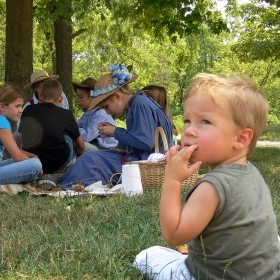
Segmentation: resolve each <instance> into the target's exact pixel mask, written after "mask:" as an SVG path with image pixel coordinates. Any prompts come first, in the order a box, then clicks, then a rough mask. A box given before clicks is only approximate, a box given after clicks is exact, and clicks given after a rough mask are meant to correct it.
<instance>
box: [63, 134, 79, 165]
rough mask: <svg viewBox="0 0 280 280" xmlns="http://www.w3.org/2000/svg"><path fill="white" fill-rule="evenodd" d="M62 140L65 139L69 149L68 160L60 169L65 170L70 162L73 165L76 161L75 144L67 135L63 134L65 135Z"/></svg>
mask: <svg viewBox="0 0 280 280" xmlns="http://www.w3.org/2000/svg"><path fill="white" fill-rule="evenodd" d="M64 139H65V141H66V143H67V145H68V146H69V148H70V154H69V157H68V159H67V160H66V162H65V163H64V164H63V165H62V166H61V167H60V168H65V167H67V166H68V165H69V164H70V163H71V161H73V163H74V160H75V159H76V156H77V152H76V147H75V143H74V141H73V140H72V138H71V137H70V136H69V135H67V134H65V135H64Z"/></svg>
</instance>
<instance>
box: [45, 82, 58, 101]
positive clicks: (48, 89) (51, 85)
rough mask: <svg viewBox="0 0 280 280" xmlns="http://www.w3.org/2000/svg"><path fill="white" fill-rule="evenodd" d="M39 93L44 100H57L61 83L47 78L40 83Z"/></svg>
mask: <svg viewBox="0 0 280 280" xmlns="http://www.w3.org/2000/svg"><path fill="white" fill-rule="evenodd" d="M41 95H42V97H43V99H44V100H53V101H57V100H58V99H59V98H60V96H61V95H62V85H61V83H60V82H59V81H58V80H55V79H47V80H45V81H44V82H43V83H42V85H41Z"/></svg>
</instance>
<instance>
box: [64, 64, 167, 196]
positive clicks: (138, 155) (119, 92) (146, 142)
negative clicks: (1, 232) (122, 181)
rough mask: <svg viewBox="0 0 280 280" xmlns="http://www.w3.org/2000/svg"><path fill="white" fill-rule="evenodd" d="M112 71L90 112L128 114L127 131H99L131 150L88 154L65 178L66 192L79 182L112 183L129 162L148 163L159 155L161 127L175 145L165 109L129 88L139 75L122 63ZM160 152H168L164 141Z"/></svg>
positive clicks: (102, 128)
mask: <svg viewBox="0 0 280 280" xmlns="http://www.w3.org/2000/svg"><path fill="white" fill-rule="evenodd" d="M109 71H110V72H111V73H109V74H106V75H104V76H102V77H101V78H100V79H99V80H98V81H97V83H96V85H95V87H94V90H92V91H91V97H92V101H91V105H90V107H89V108H88V110H91V109H93V108H95V107H96V106H97V105H98V106H99V107H101V108H103V109H104V110H105V111H106V112H107V113H108V114H110V115H112V116H113V117H122V116H123V115H124V114H125V112H126V113H127V114H126V127H127V128H126V129H124V128H120V127H116V126H113V125H111V124H109V123H101V124H100V125H99V126H98V130H99V132H100V133H101V134H103V135H106V136H110V137H114V138H115V139H117V140H118V141H119V142H121V143H122V144H125V145H126V146H127V147H128V148H129V151H128V152H127V153H126V154H122V153H120V152H116V151H114V150H108V151H92V152H87V153H84V154H83V155H81V156H80V157H79V158H78V159H77V161H76V162H75V163H74V164H73V165H72V167H71V168H70V169H69V170H68V171H67V172H66V173H65V174H64V175H63V176H62V178H61V187H62V188H63V189H64V190H67V189H71V188H72V186H73V185H74V184H75V183H76V182H77V180H79V181H81V182H82V184H83V185H84V186H88V185H90V184H93V183H96V182H98V181H102V184H103V185H105V184H108V182H109V180H110V177H111V176H112V174H114V173H117V172H122V165H123V164H124V163H125V162H126V161H130V160H132V161H137V160H146V159H147V158H148V156H149V155H150V154H152V153H154V152H155V143H154V138H155V137H154V136H155V129H156V128H157V127H159V126H160V127H162V128H163V129H164V131H165V134H166V139H167V142H168V146H169V147H171V146H172V125H171V122H170V119H169V117H168V115H167V114H166V112H165V110H164V109H163V108H162V107H161V106H160V105H159V104H158V103H156V102H155V101H154V100H153V99H152V98H150V97H148V96H146V95H144V94H142V93H141V91H139V92H136V93H135V94H133V92H132V90H131V89H130V88H129V86H128V84H129V83H132V82H134V81H135V80H136V79H137V77H138V76H137V75H136V73H130V72H129V70H128V69H127V68H126V67H125V66H124V65H121V64H120V65H115V64H110V65H109ZM159 149H160V153H164V147H163V143H162V140H161V139H160V143H159ZM114 180H115V181H116V180H117V178H114ZM115 181H113V183H114V182H115Z"/></svg>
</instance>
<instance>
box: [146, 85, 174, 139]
mask: <svg viewBox="0 0 280 280" xmlns="http://www.w3.org/2000/svg"><path fill="white" fill-rule="evenodd" d="M142 90H143V91H144V94H146V95H147V96H150V97H151V98H153V99H154V100H155V101H156V102H157V103H158V104H159V105H160V106H161V107H162V108H163V109H164V110H165V112H166V113H167V115H168V117H169V119H170V121H171V124H172V130H173V134H175V135H176V136H177V135H178V130H177V128H176V126H175V124H174V123H173V117H172V114H171V112H170V110H169V107H168V101H167V90H166V88H165V87H162V86H158V85H148V86H145V87H143V88H142Z"/></svg>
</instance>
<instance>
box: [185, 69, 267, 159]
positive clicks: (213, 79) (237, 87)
mask: <svg viewBox="0 0 280 280" xmlns="http://www.w3.org/2000/svg"><path fill="white" fill-rule="evenodd" d="M196 94H201V95H203V94H205V95H208V96H210V98H211V99H212V101H213V103H214V104H215V106H217V107H220V108H222V106H223V104H222V103H221V99H219V97H221V96H222V97H224V98H225V100H227V102H228V105H229V109H230V113H231V116H232V119H233V121H234V122H235V124H236V125H238V126H240V127H242V128H250V129H252V131H253V138H252V141H251V143H250V145H249V150H248V153H247V156H252V155H253V153H254V149H255V146H256V143H257V140H258V138H259V137H260V135H261V134H262V131H263V129H264V127H265V125H266V123H267V117H268V108H269V107H268V102H267V100H266V98H265V97H264V95H263V94H262V93H261V92H260V91H259V90H258V88H257V86H256V85H255V84H254V83H253V82H252V81H251V80H250V79H248V78H246V77H242V76H227V77H218V76H216V75H214V74H205V73H201V74H198V75H196V76H195V77H194V80H193V82H192V83H191V85H190V86H189V89H188V92H187V95H186V99H188V98H189V97H191V96H193V95H196Z"/></svg>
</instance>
